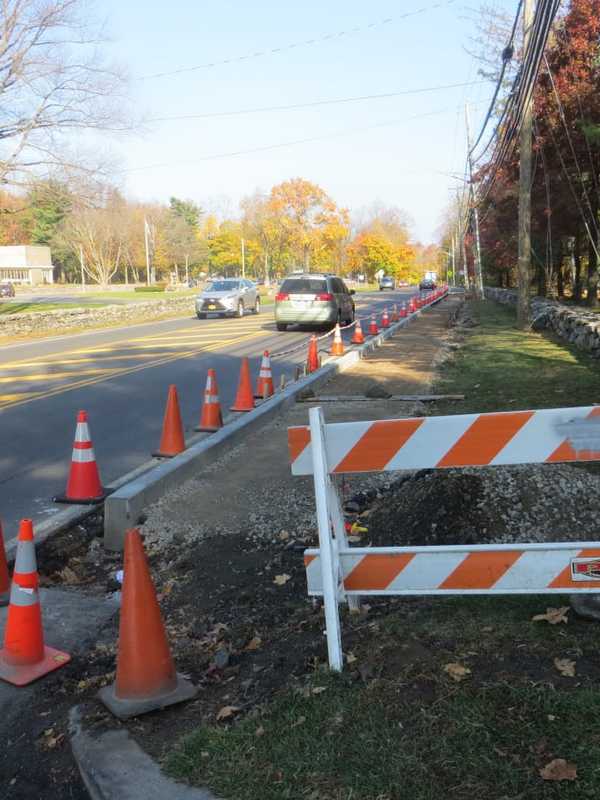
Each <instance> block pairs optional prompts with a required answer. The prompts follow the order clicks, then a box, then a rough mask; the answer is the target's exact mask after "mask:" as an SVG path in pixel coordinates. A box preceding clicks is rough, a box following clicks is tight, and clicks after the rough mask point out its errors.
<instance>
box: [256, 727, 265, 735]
mask: <svg viewBox="0 0 600 800" xmlns="http://www.w3.org/2000/svg"><path fill="white" fill-rule="evenodd" d="M254 735H255V736H264V735H265V729H264V728H263V726H262V725H259V726H258V728H257V729H256V730H255V731H254Z"/></svg>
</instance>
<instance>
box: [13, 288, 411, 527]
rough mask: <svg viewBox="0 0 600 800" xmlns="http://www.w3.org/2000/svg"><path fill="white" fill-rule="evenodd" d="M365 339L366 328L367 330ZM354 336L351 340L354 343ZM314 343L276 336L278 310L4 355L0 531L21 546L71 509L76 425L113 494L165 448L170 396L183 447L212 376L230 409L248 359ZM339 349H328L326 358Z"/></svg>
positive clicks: (379, 301)
mask: <svg viewBox="0 0 600 800" xmlns="http://www.w3.org/2000/svg"><path fill="white" fill-rule="evenodd" d="M413 293H414V289H402V290H398V291H395V292H387V291H386V292H373V293H365V294H362V293H361V294H359V295H357V296H356V306H357V315H358V316H359V317H363V316H367V315H369V314H370V313H372V312H373V311H379V312H381V311H382V310H383V307H384V306H386V305H387V306H388V307H389V306H390V304H393V303H394V302H397V303H399V302H402V301H404V300H406V299H407V297H408V296H409V295H410V294H413ZM363 330H364V332H365V334H366V325H365V324H363ZM351 335H352V332H351V331H350V332H348V333H346V334H345V337H344V338H345V339H346V340H348V339H349V338H350V336H351ZM309 337H310V332H307V331H306V330H304V331H300V330H296V329H293V328H292V329H289V330H288V331H287V332H286V333H278V332H277V331H276V329H275V325H274V321H273V310H272V307H266V308H265V309H264V310H263V312H262V313H261V314H260V315H258V316H253V315H250V316H246V317H244V318H243V319H209V320H198V319H196V317H195V316H193V317H192V316H190V317H187V318H184V319H177V320H167V321H161V322H151V323H148V324H144V325H134V326H131V327H128V328H127V327H124V328H118V329H117V328H113V329H109V330H101V331H95V332H90V333H84V334H76V335H71V336H63V337H55V338H52V339H45V340H42V341H36V342H32V343H31V344H29V343H26V344H18V345H11V346H6V347H2V348H0V363H1V367H0V519H1V520H2V523H3V526H4V536H5V539H7V540H8V539H12V538H13V536H15V535H16V533H17V525H18V521H19V519H21V518H22V517H31V518H32V519H33V520H34V521H41V520H43V519H46V518H48V517H49V516H50V515H52V514H54V513H56V512H57V511H58V510H60V509H61V508H64V506H58V505H56V504H54V503H53V502H52V500H51V498H52V497H53V495H55V494H57V493H60V492H62V491H64V488H65V485H66V480H67V474H68V469H69V464H70V458H71V449H72V444H73V435H74V432H75V417H76V414H77V411H78V410H79V409H85V410H86V411H87V412H88V414H89V419H90V428H91V434H92V439H93V444H94V449H95V452H96V458H97V461H98V465H99V468H100V475H101V478H102V480H103V482H104V483H109V482H110V481H112V480H115V479H116V478H118V477H120V476H122V475H124V474H125V473H127V472H129V471H131V470H132V469H134V468H136V467H138V466H140V465H141V464H143V463H144V462H146V461H148V459H149V458H150V455H151V453H152V451H153V450H155V449H156V448H157V447H158V443H159V440H160V433H161V427H162V418H163V413H164V406H165V400H166V395H167V389H168V386H169V384H172V383H173V384H176V386H177V390H178V393H179V401H180V406H181V413H182V418H183V421H184V426H185V430H186V436H187V435H191V433H192V431H193V428H194V426H195V425H197V424H198V421H199V418H200V411H201V405H202V396H203V392H204V386H205V383H206V371H207V369H208V368H209V367H213V368H214V369H216V372H217V380H218V384H219V392H220V399H221V404H222V407H223V409H224V411H226V410H227V409H228V408H229V406H230V405H232V403H233V400H234V397H235V393H236V390H237V383H238V378H239V368H240V358H241V357H242V356H248V357H249V358H250V364H251V369H252V374H253V377H254V379H255V376H256V375H257V373H258V368H259V363H260V357H261V356H262V353H263V351H264V350H265V349H268V350H270V351H271V352H272V353H277V351H282V350H286V349H288V348H290V347H293V346H294V345H296V344H300V343H308V339H309ZM330 342H331V340H327V341H326V342H325V343H322V346H323V345H324V346H327V347H328V346H329V344H330ZM305 359H306V347H302V348H301V349H300V350H298V351H297V352H295V353H293V354H290V355H288V356H284V357H280V358H277V357H273V359H272V362H271V365H272V368H273V375H274V379H275V381H276V383H278V382H279V379H280V375H281V374H282V373H283V374H285V375H286V376H287V378H288V379H290V378H291V377H292V376H293V373H294V369H295V367H296V365H299V364H303V363H304V361H305Z"/></svg>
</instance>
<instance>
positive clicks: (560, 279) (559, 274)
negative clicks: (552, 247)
mask: <svg viewBox="0 0 600 800" xmlns="http://www.w3.org/2000/svg"><path fill="white" fill-rule="evenodd" d="M556 288H557V290H558V296H559V298H560V299H562V298H563V297H564V296H565V280H564V275H563V262H562V258H561V260H560V264H559V265H558V268H557V270H556Z"/></svg>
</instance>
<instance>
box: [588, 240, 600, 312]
mask: <svg viewBox="0 0 600 800" xmlns="http://www.w3.org/2000/svg"><path fill="white" fill-rule="evenodd" d="M586 305H588V306H590V308H596V307H597V306H598V257H597V256H596V249H595V248H594V245H593V243H592V242H590V243H589V245H588V274H587V297H586Z"/></svg>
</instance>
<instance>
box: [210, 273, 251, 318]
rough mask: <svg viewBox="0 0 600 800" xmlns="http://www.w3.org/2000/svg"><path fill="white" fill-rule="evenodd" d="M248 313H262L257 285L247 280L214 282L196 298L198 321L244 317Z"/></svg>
mask: <svg viewBox="0 0 600 800" xmlns="http://www.w3.org/2000/svg"><path fill="white" fill-rule="evenodd" d="M247 311H251V312H252V313H253V314H258V313H259V312H260V296H259V294H258V289H257V288H256V285H255V284H254V283H252V281H247V280H246V279H245V278H223V279H219V280H213V281H211V282H210V283H209V284H208V285H207V286H206V287H205V289H204V291H202V292H201V293H200V294H199V295H198V296H197V297H196V314H197V316H198V319H206V318H207V316H209V315H215V316H220V317H243V316H244V314H245V313H246V312H247Z"/></svg>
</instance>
